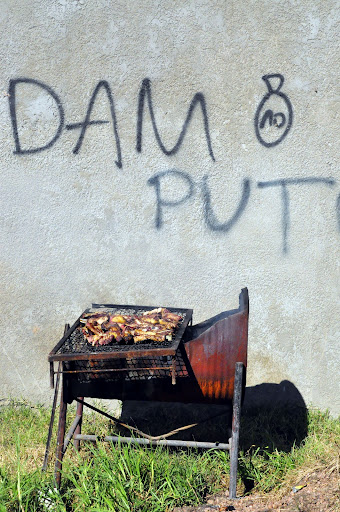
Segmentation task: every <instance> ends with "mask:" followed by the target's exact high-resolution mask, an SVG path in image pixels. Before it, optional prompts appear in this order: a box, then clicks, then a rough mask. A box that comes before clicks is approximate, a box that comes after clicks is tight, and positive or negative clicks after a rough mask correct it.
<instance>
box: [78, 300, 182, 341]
mask: <svg viewBox="0 0 340 512" xmlns="http://www.w3.org/2000/svg"><path fill="white" fill-rule="evenodd" d="M181 320H182V317H181V316H180V315H176V314H175V313H171V312H170V311H169V310H167V309H165V308H156V309H153V310H151V311H146V312H145V313H143V314H142V315H139V316H138V315H133V316H131V315H120V314H115V315H109V314H105V313H103V312H98V313H97V312H96V313H93V314H89V313H87V314H85V315H83V317H82V318H81V319H80V322H81V323H82V324H85V325H84V326H83V327H82V332H83V335H84V337H85V338H86V340H87V341H88V342H89V343H90V344H91V345H93V346H97V345H108V344H109V343H111V342H112V341H115V342H116V343H121V342H125V343H128V342H131V341H133V342H134V343H138V342H141V341H146V340H149V341H157V342H163V341H165V340H171V339H172V334H173V332H174V330H175V329H176V327H177V326H178V324H179V322H180V321H181Z"/></svg>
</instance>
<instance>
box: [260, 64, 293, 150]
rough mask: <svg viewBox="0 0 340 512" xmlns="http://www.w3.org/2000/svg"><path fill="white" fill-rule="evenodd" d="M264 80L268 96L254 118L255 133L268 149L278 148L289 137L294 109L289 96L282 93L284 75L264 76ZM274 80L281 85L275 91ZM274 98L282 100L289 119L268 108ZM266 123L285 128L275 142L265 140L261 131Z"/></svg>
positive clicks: (265, 96) (263, 99) (262, 101)
mask: <svg viewBox="0 0 340 512" xmlns="http://www.w3.org/2000/svg"><path fill="white" fill-rule="evenodd" d="M262 79H263V80H264V81H265V83H266V85H267V88H268V92H267V94H265V95H264V97H263V98H262V100H261V102H260V104H259V106H258V108H257V110H256V114H255V118H254V125H255V133H256V137H257V139H258V141H259V142H260V143H261V144H262V145H263V146H265V147H266V148H271V147H273V146H277V144H279V143H280V142H281V141H282V140H283V139H284V138H285V137H286V136H287V135H288V132H289V130H290V129H291V126H292V123H293V108H292V104H291V102H290V100H289V98H288V96H287V95H286V94H284V93H283V92H281V91H280V89H281V88H282V86H283V82H284V77H283V75H280V74H272V75H264V76H263V77H262ZM273 79H274V80H275V79H278V80H279V85H278V86H276V88H275V89H274V86H273V83H272V82H271V80H273ZM274 96H277V97H279V98H281V103H282V104H283V107H285V108H287V110H288V119H286V116H285V114H284V113H283V112H276V113H274V112H273V111H272V110H271V109H268V108H266V103H268V102H269V101H270V99H271V98H273V97H274ZM267 107H268V105H267ZM263 111H264V113H263ZM266 123H268V124H269V126H274V127H275V128H276V129H281V128H282V129H283V128H284V130H283V131H282V130H280V131H279V132H278V134H277V138H276V139H275V140H274V141H271V142H269V141H266V140H265V139H264V135H263V134H262V133H261V130H263V128H264V127H265V125H266Z"/></svg>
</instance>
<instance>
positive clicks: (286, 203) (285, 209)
mask: <svg viewBox="0 0 340 512" xmlns="http://www.w3.org/2000/svg"><path fill="white" fill-rule="evenodd" d="M335 183H336V181H335V180H334V179H332V178H314V177H311V178H285V179H281V180H273V181H259V182H258V183H257V186H258V187H259V188H267V187H281V204H282V215H281V225H282V252H283V253H284V254H286V253H287V252H288V232H289V228H290V198H289V191H288V188H287V187H288V185H315V184H324V185H329V186H334V185H335Z"/></svg>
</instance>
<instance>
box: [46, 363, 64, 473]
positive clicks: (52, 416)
mask: <svg viewBox="0 0 340 512" xmlns="http://www.w3.org/2000/svg"><path fill="white" fill-rule="evenodd" d="M61 365H62V363H61V361H60V362H59V366H58V375H57V381H56V385H55V391H54V397H53V405H52V412H51V420H50V425H49V429H48V435H47V441H46V450H45V457H44V463H43V467H42V471H46V468H47V462H48V456H49V453H50V444H51V437H52V429H53V424H54V416H55V409H56V406H57V400H58V392H59V381H60V372H61ZM53 376H54V374H53Z"/></svg>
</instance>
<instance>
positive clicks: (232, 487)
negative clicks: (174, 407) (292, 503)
mask: <svg viewBox="0 0 340 512" xmlns="http://www.w3.org/2000/svg"><path fill="white" fill-rule="evenodd" d="M243 376H244V365H243V363H236V366H235V382H234V397H233V419H232V436H231V438H230V439H229V444H226V443H207V442H199V441H182V440H180V439H176V440H169V439H161V440H157V441H155V440H150V439H146V438H135V437H121V436H105V437H104V438H103V437H101V438H100V441H108V442H111V443H112V442H113V443H114V442H120V443H133V444H141V445H153V446H157V445H161V446H171V447H185V448H205V449H218V450H229V451H230V484H229V497H230V498H236V484H237V463H238V446H239V434H240V416H241V398H242V387H243ZM63 388H64V382H62V390H61V398H60V412H59V424H58V434H57V449H56V462H55V470H54V477H55V484H56V487H57V488H59V487H60V482H61V470H62V461H63V457H64V455H65V452H66V450H67V447H68V445H69V443H70V441H71V440H72V439H73V442H74V446H75V448H76V449H77V450H79V443H80V441H92V442H97V441H98V440H99V438H98V436H96V435H86V434H85V435H84V434H82V433H81V424H82V417H83V407H84V406H86V407H88V408H89V409H91V410H93V411H95V412H98V413H99V414H101V415H103V416H105V417H107V418H109V419H112V420H116V418H114V417H113V416H111V415H110V414H108V413H106V412H104V411H101V410H100V409H98V408H97V407H94V406H93V405H90V404H88V403H86V402H84V398H77V399H76V401H77V402H78V404H77V412H76V417H75V419H74V421H73V423H72V425H71V426H70V428H69V431H68V432H67V434H66V436H65V430H66V429H65V427H66V414H67V403H66V402H65V401H64V389H63ZM116 421H117V420H116Z"/></svg>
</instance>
